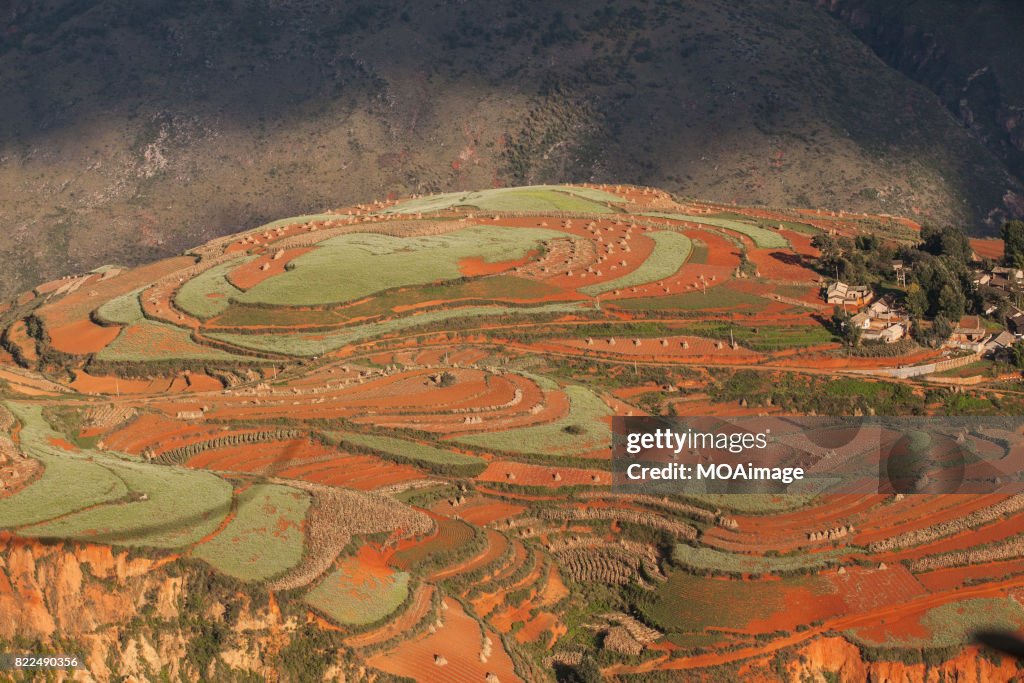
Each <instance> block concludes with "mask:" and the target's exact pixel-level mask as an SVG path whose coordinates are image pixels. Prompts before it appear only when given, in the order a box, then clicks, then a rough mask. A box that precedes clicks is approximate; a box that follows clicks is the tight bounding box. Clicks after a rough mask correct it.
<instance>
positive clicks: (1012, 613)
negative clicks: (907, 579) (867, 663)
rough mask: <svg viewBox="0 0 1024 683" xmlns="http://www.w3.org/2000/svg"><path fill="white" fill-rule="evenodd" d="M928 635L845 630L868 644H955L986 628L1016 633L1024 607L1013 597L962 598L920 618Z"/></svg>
mask: <svg viewBox="0 0 1024 683" xmlns="http://www.w3.org/2000/svg"><path fill="white" fill-rule="evenodd" d="M921 625H922V626H924V627H925V630H926V631H927V632H928V633H930V634H931V637H929V638H922V637H920V636H914V635H899V636H895V635H892V634H887V636H888V637H887V638H886V639H885V640H876V639H874V638H869V637H866V636H865V635H864V633H863V630H862V629H851V630H849V631H846V632H844V635H846V636H848V637H849V638H850V639H851V640H852V641H853V642H855V643H857V644H859V645H865V646H868V647H886V648H889V647H915V648H916V647H926V648H927V647H932V648H937V647H953V646H956V645H963V644H965V643H968V642H970V641H971V639H972V638H973V637H974V635H975V634H977V633H980V632H983V631H1000V632H1006V633H1015V632H1018V631H1020V630H1021V629H1022V628H1024V608H1022V607H1021V606H1020V603H1018V602H1017V601H1016V600H1014V599H1013V598H1011V597H1003V598H975V599H971V600H959V601H957V602H950V603H947V604H945V605H940V606H939V607H933V608H932V609H930V610H928V611H927V612H925V613H924V615H923V616H922V617H921Z"/></svg>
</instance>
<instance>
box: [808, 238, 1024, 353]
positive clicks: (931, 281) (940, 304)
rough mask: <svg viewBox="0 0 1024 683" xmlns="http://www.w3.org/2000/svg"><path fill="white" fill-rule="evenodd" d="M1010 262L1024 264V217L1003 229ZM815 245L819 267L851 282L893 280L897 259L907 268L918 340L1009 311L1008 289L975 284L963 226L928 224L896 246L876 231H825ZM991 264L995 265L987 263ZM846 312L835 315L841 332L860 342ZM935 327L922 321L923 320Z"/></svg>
mask: <svg viewBox="0 0 1024 683" xmlns="http://www.w3.org/2000/svg"><path fill="white" fill-rule="evenodd" d="M1003 239H1004V241H1005V244H1006V261H1007V262H1008V263H1010V264H1020V265H1021V266H1024V221H1011V222H1009V223H1007V224H1006V226H1004V228H1003ZM812 244H813V245H814V246H815V247H817V248H818V249H819V250H820V251H821V256H820V257H819V258H818V260H817V262H816V264H815V265H816V267H817V269H818V270H819V272H821V273H822V274H824V275H826V276H830V277H835V278H838V279H840V280H843V281H844V282H848V283H851V284H867V285H873V286H878V285H882V284H883V283H885V282H887V281H891V280H892V279H893V267H892V262H893V261H894V260H900V261H903V263H904V265H905V266H907V267H908V277H907V288H906V290H905V297H904V305H905V306H906V308H907V312H908V313H909V314H910V317H911V321H912V323H913V330H914V334H915V337H916V338H917V339H918V341H922V342H926V343H930V342H933V341H935V340H937V339H944V338H946V337H948V336H949V334H950V333H951V332H952V330H953V327H954V326H955V323H956V321H958V320H959V319H960V318H961V317H963V316H964V315H965V314H967V313H979V314H980V313H982V312H984V311H986V310H989V309H990V308H992V307H994V308H995V309H996V312H997V315H998V316H1000V317H1002V316H1003V315H1004V314H1005V313H1006V311H1007V310H1008V309H1009V305H1010V301H1009V300H1008V298H1007V296H1006V293H1005V292H1003V291H1002V290H998V289H995V288H992V287H980V288H976V287H974V285H973V283H972V281H971V280H972V273H971V270H970V266H969V264H970V261H971V254H972V250H971V246H970V243H969V242H968V240H967V236H966V234H965V233H964V231H963V230H961V229H960V228H956V227H953V226H946V227H936V226H925V227H923V228H922V229H921V241H920V242H919V243H918V244H916V245H900V246H893V245H889V244H885V243H883V242H882V241H881V240H880V239H878V237H876V236H875V235H859V236H857V238H856V239H850V238H848V237H834V236H831V235H826V234H820V235H817V236H815V238H814V240H813V241H812ZM985 265H987V266H992V265H994V264H992V263H988V264H985ZM848 319H849V316H847V315H846V314H845V313H844V312H842V311H837V312H836V313H835V315H834V316H833V321H832V322H833V325H834V326H835V329H836V331H837V333H838V334H840V335H841V336H843V338H844V340H845V341H846V342H847V343H848V344H850V345H851V346H855V345H857V343H859V330H856V329H853V326H850V325H845V324H844V323H845V322H846V321H847V320H848ZM926 319H927V320H931V321H932V323H931V325H922V324H921V321H922V320H926Z"/></svg>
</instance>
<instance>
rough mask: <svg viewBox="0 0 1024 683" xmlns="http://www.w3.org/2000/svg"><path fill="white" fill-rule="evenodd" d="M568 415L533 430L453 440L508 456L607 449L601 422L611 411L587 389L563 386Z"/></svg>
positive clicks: (606, 432)
mask: <svg viewBox="0 0 1024 683" xmlns="http://www.w3.org/2000/svg"><path fill="white" fill-rule="evenodd" d="M565 393H566V394H568V396H569V414H568V415H566V416H565V417H563V418H562V419H560V420H556V421H554V422H551V423H549V424H544V425H539V426H537V427H520V428H518V429H509V430H505V431H493V432H484V433H480V434H472V435H469V436H459V437H455V438H454V439H453V440H454V441H457V442H459V443H466V444H470V445H472V446H477V447H479V448H491V449H496V450H500V451H508V452H512V453H545V454H551V453H553V454H556V455H570V454H575V453H583V452H586V451H590V450H594V449H596V448H602V447H608V446H610V445H611V439H612V436H611V428H610V427H609V425H608V423H607V422H606V421H605V420H606V418H607V417H609V416H610V415H611V414H612V411H611V409H610V408H609V407H608V406H606V405H605V403H604V401H602V400H601V399H600V397H598V396H597V395H596V394H594V393H593V392H592V391H590V390H589V389H584V388H583V387H580V386H575V385H571V386H567V387H566V388H565Z"/></svg>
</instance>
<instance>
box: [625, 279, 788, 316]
mask: <svg viewBox="0 0 1024 683" xmlns="http://www.w3.org/2000/svg"><path fill="white" fill-rule="evenodd" d="M608 305H610V306H615V307H616V308H621V309H623V310H626V311H670V310H678V311H711V310H720V309H730V308H734V309H743V310H744V311H759V310H761V309H763V308H764V307H765V306H767V305H768V300H767V299H765V298H763V297H759V296H756V295H754V294H747V293H746V292H741V291H739V290H736V289H733V288H731V287H729V286H728V285H727V284H724V285H715V286H714V287H709V288H708V290H707V293H705V292H703V291H699V292H698V291H695V292H686V293H684V294H669V295H667V296H658V297H641V298H637V299H619V300H616V301H612V302H609V304H608Z"/></svg>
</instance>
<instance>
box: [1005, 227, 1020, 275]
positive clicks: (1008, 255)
mask: <svg viewBox="0 0 1024 683" xmlns="http://www.w3.org/2000/svg"><path fill="white" fill-rule="evenodd" d="M1003 259H1004V261H1005V262H1006V264H1007V265H1009V266H1013V267H1014V268H1024V221H1008V222H1007V223H1006V224H1005V225H1003Z"/></svg>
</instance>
